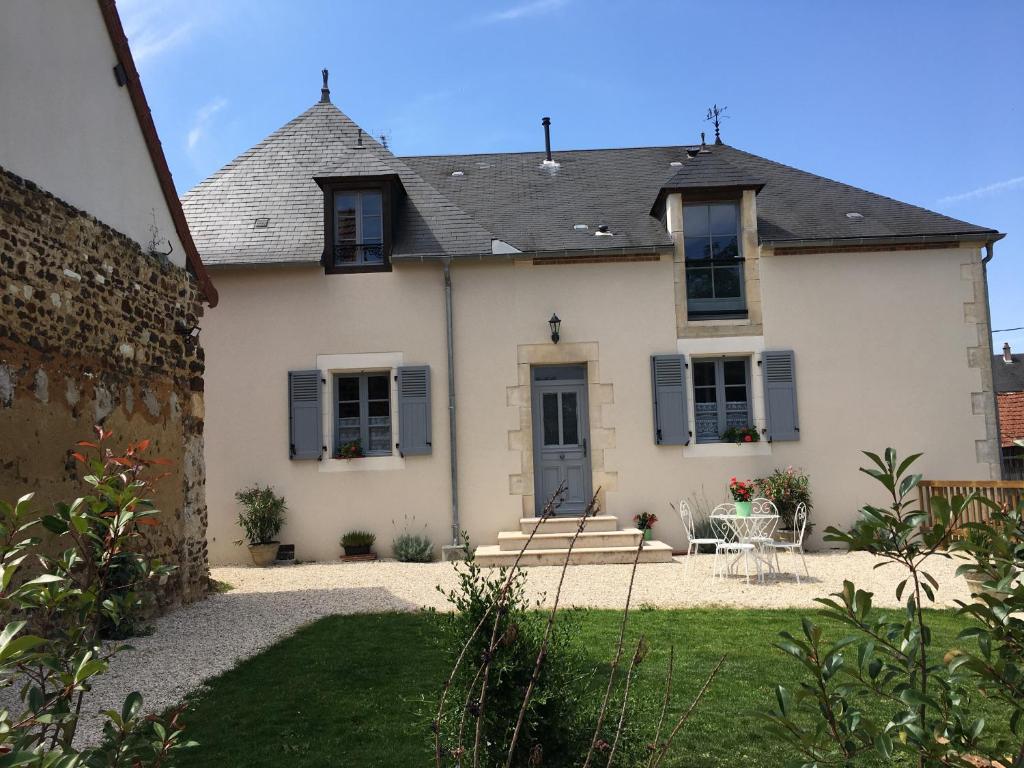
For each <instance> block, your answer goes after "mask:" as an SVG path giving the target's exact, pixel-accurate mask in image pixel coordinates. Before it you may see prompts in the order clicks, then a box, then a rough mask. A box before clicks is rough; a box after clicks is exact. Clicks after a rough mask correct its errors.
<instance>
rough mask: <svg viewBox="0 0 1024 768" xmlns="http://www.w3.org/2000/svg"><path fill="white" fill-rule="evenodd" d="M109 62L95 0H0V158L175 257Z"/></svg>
mask: <svg viewBox="0 0 1024 768" xmlns="http://www.w3.org/2000/svg"><path fill="white" fill-rule="evenodd" d="M116 63H117V58H116V56H115V53H114V49H113V46H112V44H111V42H110V37H109V35H108V33H107V30H106V28H105V26H104V22H103V17H102V15H101V13H100V9H99V7H98V5H97V3H95V2H89V1H87V0H77V1H76V2H67V1H66V0H6V1H5V2H4V3H0V166H2V167H4V168H6V169H7V170H9V171H11V172H13V173H15V174H17V175H19V176H22V177H23V178H27V179H29V180H30V181H32V182H34V183H35V184H37V185H38V186H40V187H42V188H43V189H45V190H46V191H47V192H50V193H51V194H53V195H55V196H57V197H59V198H61V199H62V200H65V201H66V202H68V203H70V204H71V205H73V206H75V207H76V208H80V209H82V210H84V211H86V212H87V213H89V214H91V215H93V216H95V217H96V218H97V219H99V220H100V221H102V222H103V223H105V224H107V225H108V226H110V227H113V228H114V229H116V230H118V231H120V232H122V233H124V234H126V235H128V236H129V237H131V238H132V239H133V240H135V241H137V242H138V243H139V244H140V245H142V246H143V248H144V249H148V246H149V244H150V242H151V241H153V240H154V234H153V231H152V230H153V228H154V226H155V228H156V235H155V240H156V250H157V251H159V252H160V253H166V252H167V251H168V250H170V255H169V256H168V258H169V259H170V260H171V261H172V262H173V263H175V264H177V265H179V266H184V265H185V259H186V256H185V250H184V248H183V247H182V244H181V242H180V240H179V238H178V235H177V233H176V231H175V227H174V224H173V222H172V220H171V216H170V213H169V212H168V209H167V203H166V201H165V199H164V196H163V193H162V191H161V188H160V184H159V181H158V177H157V175H156V173H155V171H154V168H153V161H152V158H151V157H150V155H149V152H148V151H147V148H146V144H145V140H144V138H143V134H142V130H141V128H140V127H139V123H138V119H137V117H136V115H135V112H134V110H133V107H132V103H131V98H130V96H129V93H128V89H127V88H125V87H122V86H119V85H118V84H117V82H116V81H115V78H114V72H113V68H114V65H115V64H116Z"/></svg>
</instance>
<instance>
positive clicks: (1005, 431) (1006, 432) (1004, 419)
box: [996, 392, 1024, 448]
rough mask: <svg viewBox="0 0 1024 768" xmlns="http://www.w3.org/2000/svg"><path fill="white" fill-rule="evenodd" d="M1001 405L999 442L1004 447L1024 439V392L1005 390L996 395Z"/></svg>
mask: <svg viewBox="0 0 1024 768" xmlns="http://www.w3.org/2000/svg"><path fill="white" fill-rule="evenodd" d="M996 402H997V403H998V405H999V444H1000V445H1001V446H1002V447H1003V448H1010V447H1011V446H1014V445H1016V442H1015V441H1016V440H1024V392H1004V393H1002V394H999V395H996Z"/></svg>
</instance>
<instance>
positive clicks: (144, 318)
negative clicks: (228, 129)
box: [0, 0, 217, 603]
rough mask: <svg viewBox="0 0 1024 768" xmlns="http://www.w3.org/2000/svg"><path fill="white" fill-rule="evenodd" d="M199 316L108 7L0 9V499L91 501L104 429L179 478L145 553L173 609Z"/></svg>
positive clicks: (195, 287)
mask: <svg viewBox="0 0 1024 768" xmlns="http://www.w3.org/2000/svg"><path fill="white" fill-rule="evenodd" d="M203 302H205V303H207V304H209V305H210V306H213V305H214V304H216V302H217V292H216V290H215V289H214V287H213V284H212V283H211V282H210V280H209V277H208V276H207V274H206V270H205V267H204V266H203V263H202V261H201V260H200V257H199V253H198V251H197V250H196V247H195V244H194V241H193V239H192V237H191V234H190V233H189V229H188V224H187V222H186V221H185V217H184V214H183V213H182V210H181V205H180V203H179V201H178V197H177V194H176V193H175V189H174V183H173V181H172V179H171V174H170V172H169V170H168V168H167V162H166V160H165V158H164V155H163V152H162V150H161V148H160V141H159V139H158V137H157V134H156V129H155V128H154V125H153V120H152V117H151V116H150V112H149V108H148V106H147V105H146V97H145V94H144V93H143V91H142V86H141V84H140V82H139V75H138V72H137V71H136V68H135V65H134V63H133V61H132V56H131V52H130V51H129V49H128V43H127V40H126V39H125V36H124V32H123V30H122V27H121V22H120V20H119V18H118V15H117V11H116V9H115V6H114V3H113V1H112V0H99V2H88V1H87V0H79V1H78V2H74V3H67V2H63V1H62V0H13V1H12V2H5V3H3V4H2V5H0V307H2V312H0V444H2V445H3V451H2V452H0V497H2V498H4V499H7V500H14V499H17V498H18V497H19V496H21V495H22V494H24V493H26V492H28V491H35V492H36V499H35V501H36V503H37V504H38V505H39V506H40V507H41V508H45V507H46V506H48V505H51V504H52V503H53V502H55V501H58V500H66V501H70V500H71V499H73V498H74V497H75V496H76V495H77V494H80V493H81V491H82V486H81V482H80V481H79V480H77V474H78V467H77V465H76V464H75V462H74V461H73V460H72V458H71V455H70V454H71V450H70V449H71V447H72V446H73V445H74V444H75V442H76V441H78V440H87V439H89V438H90V437H92V436H93V430H92V428H93V425H95V424H102V425H103V426H104V427H105V428H106V429H108V430H111V431H113V432H114V433H115V435H116V437H117V440H116V442H117V444H119V445H124V444H125V443H126V442H128V441H137V440H141V439H143V438H148V439H150V440H152V442H153V448H152V449H151V450H152V452H153V453H154V454H155V455H160V456H163V457H166V458H168V459H170V460H171V461H172V462H173V463H172V466H171V467H169V469H170V477H169V478H167V479H166V480H165V481H164V482H163V484H162V485H161V487H160V492H159V494H158V496H157V497H156V499H155V501H156V502H157V505H158V507H159V508H160V510H161V511H162V515H161V523H162V524H161V525H160V526H159V527H157V528H155V529H153V533H152V534H151V536H150V540H149V547H150V549H151V551H152V552H153V553H154V554H157V555H159V556H160V557H161V558H162V559H164V561H165V562H169V563H172V564H174V565H177V566H178V570H177V572H176V573H175V575H174V576H172V577H171V579H170V580H169V582H168V584H167V585H166V588H165V591H164V593H163V599H164V600H165V601H166V602H172V603H173V602H177V601H189V600H192V599H196V598H198V597H201V596H202V595H203V594H205V591H206V587H207V580H208V574H207V571H208V568H207V552H206V501H205V486H204V463H203V413H204V407H203V369H204V361H203V350H202V348H201V346H200V345H199V342H198V339H197V333H198V325H199V322H200V318H201V317H202V314H203V306H202V305H203Z"/></svg>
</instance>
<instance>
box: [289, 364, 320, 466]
mask: <svg viewBox="0 0 1024 768" xmlns="http://www.w3.org/2000/svg"><path fill="white" fill-rule="evenodd" d="M321 392H322V389H321V387H320V371H316V370H314V371H288V458H290V459H318V460H319V459H320V456H321V451H322V447H323V418H322V412H323V409H322V402H321Z"/></svg>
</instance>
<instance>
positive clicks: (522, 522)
mask: <svg viewBox="0 0 1024 768" xmlns="http://www.w3.org/2000/svg"><path fill="white" fill-rule="evenodd" d="M536 524H537V518H536V517H523V518H520V519H519V530H520V531H521V532H522V533H525V534H529V533H530V531H532V530H533V527H534V526H535V525H536ZM579 524H580V519H579V518H578V517H557V516H556V517H549V518H548V519H547V520H544V521H542V522H541V524H540V528H538V529H537V533H575V532H576V528H577V527H578V526H579ZM618 527H619V520H618V518H617V517H615V516H614V515H594V516H593V517H588V518H587V522H586V524H585V525H584V526H583V530H585V531H614V530H616V529H617V528H618Z"/></svg>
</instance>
